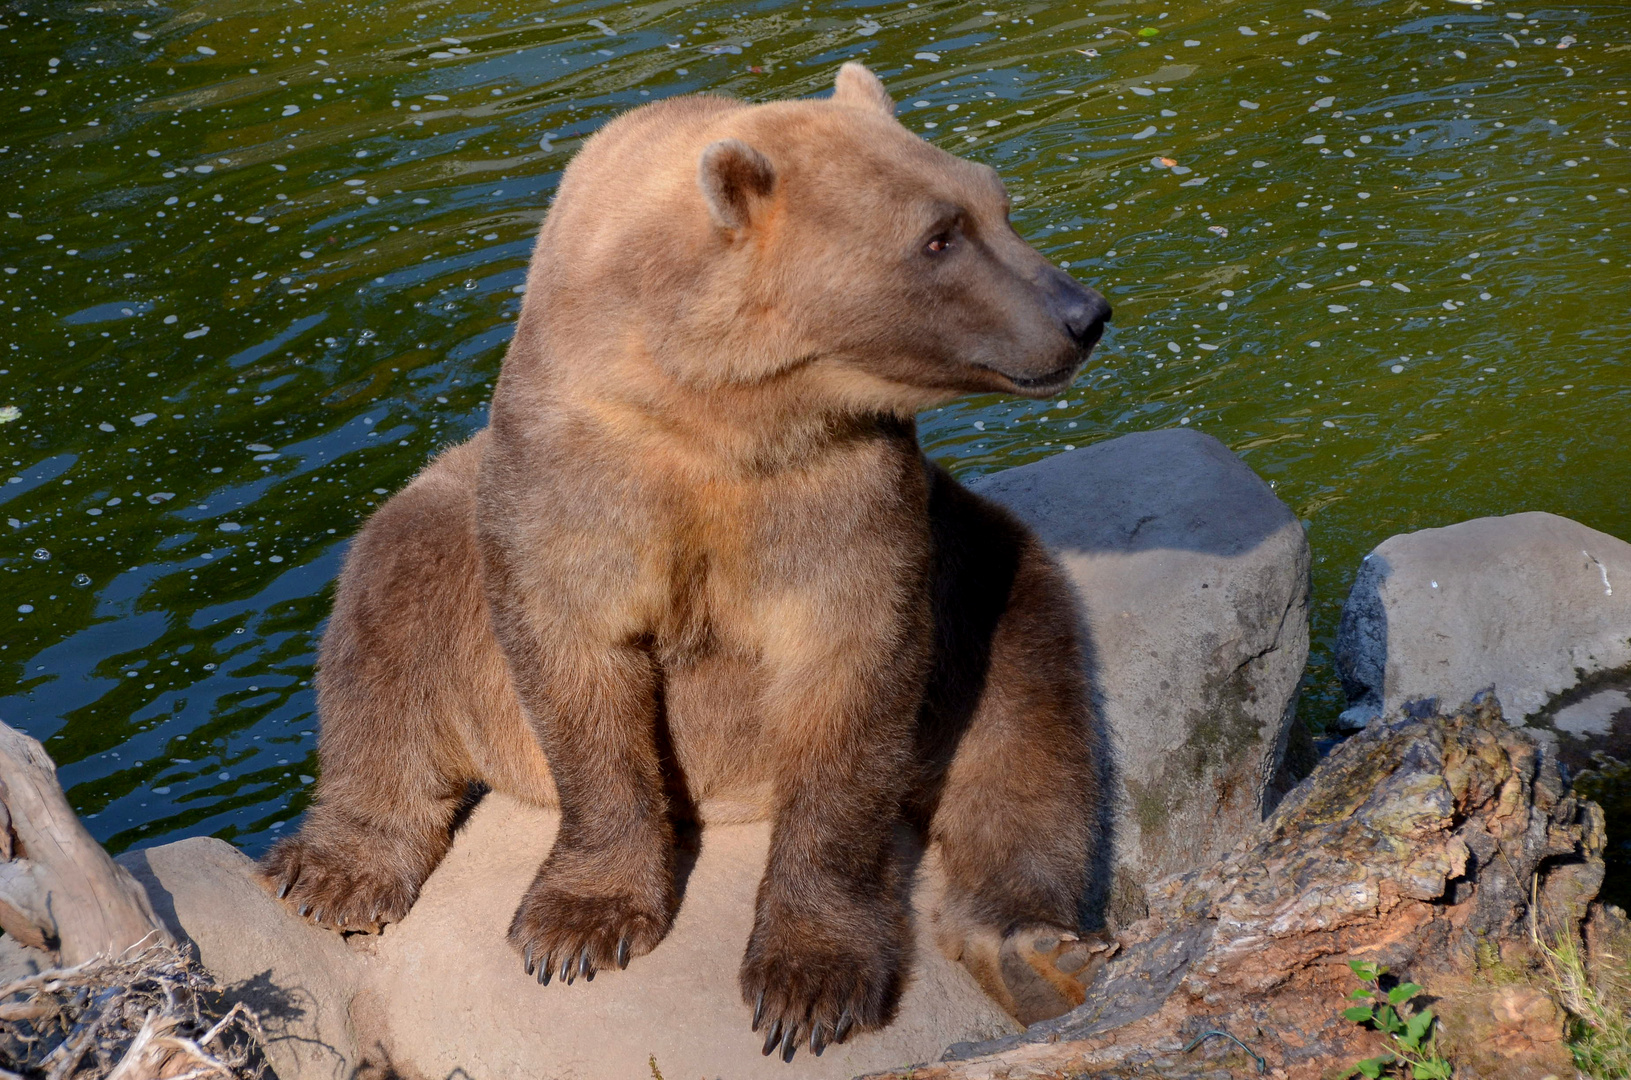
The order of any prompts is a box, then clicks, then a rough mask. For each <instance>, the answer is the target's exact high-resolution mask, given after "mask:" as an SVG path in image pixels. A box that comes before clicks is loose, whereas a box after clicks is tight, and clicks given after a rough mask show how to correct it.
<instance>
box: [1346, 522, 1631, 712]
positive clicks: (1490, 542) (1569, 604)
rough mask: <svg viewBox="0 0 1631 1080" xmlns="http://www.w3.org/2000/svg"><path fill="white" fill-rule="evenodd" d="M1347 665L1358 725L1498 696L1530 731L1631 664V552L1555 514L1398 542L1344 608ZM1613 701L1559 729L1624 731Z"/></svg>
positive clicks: (1407, 536) (1464, 526)
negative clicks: (1580, 691) (1596, 681)
mask: <svg viewBox="0 0 1631 1080" xmlns="http://www.w3.org/2000/svg"><path fill="white" fill-rule="evenodd" d="M1336 664H1337V673H1338V674H1339V675H1340V676H1341V678H1342V685H1343V689H1344V691H1345V692H1346V694H1347V697H1348V702H1349V706H1350V707H1349V709H1348V710H1347V711H1346V712H1345V713H1344V714H1343V717H1344V724H1345V726H1347V727H1360V726H1363V725H1364V724H1365V723H1367V722H1369V721H1370V720H1371V719H1373V718H1375V717H1377V716H1380V715H1383V714H1392V713H1394V712H1397V711H1398V710H1400V709H1401V708H1402V707H1403V706H1404V705H1405V703H1406V702H1410V701H1416V700H1420V699H1426V698H1437V699H1439V700H1440V701H1441V702H1444V703H1450V702H1458V701H1464V700H1466V699H1468V698H1471V697H1472V696H1473V695H1474V694H1476V693H1477V692H1478V691H1480V690H1482V689H1484V688H1486V687H1490V686H1493V687H1494V688H1495V696H1496V697H1497V698H1498V699H1499V700H1500V702H1501V706H1502V708H1503V709H1504V711H1505V714H1506V716H1507V719H1509V720H1511V721H1513V722H1515V723H1521V722H1523V721H1524V720H1526V719H1528V718H1531V717H1534V716H1536V715H1538V714H1540V713H1542V712H1543V711H1544V710H1545V709H1546V708H1547V707H1548V705H1549V704H1550V703H1551V702H1552V700H1553V699H1554V698H1555V697H1556V696H1557V695H1558V694H1560V693H1562V692H1563V691H1565V690H1568V689H1570V688H1572V687H1574V686H1576V685H1577V684H1578V683H1579V682H1580V681H1581V680H1582V679H1583V678H1585V677H1587V676H1590V675H1592V674H1594V673H1597V672H1606V671H1613V670H1617V669H1621V668H1625V667H1626V666H1627V665H1631V544H1627V543H1626V542H1625V541H1623V540H1620V539H1618V538H1617V537H1613V536H1610V535H1608V534H1607V533H1603V532H1598V531H1597V530H1596V529H1591V528H1587V527H1586V526H1585V525H1582V524H1580V523H1579V522H1577V521H1571V520H1569V519H1568V518H1564V517H1558V516H1557V515H1556V514H1545V513H1525V514H1512V515H1509V516H1506V517H1486V518H1475V519H1473V520H1471V521H1463V522H1460V523H1459V524H1456V525H1450V526H1447V527H1445V528H1442V529H1423V530H1421V531H1420V532H1413V533H1404V534H1402V535H1399V536H1393V537H1389V538H1388V539H1387V540H1384V541H1383V542H1382V543H1381V544H1379V545H1377V547H1376V550H1374V551H1372V552H1371V553H1370V554H1369V555H1367V556H1366V557H1365V562H1364V565H1363V566H1362V567H1361V568H1360V571H1359V574H1358V576H1357V577H1356V579H1355V581H1354V585H1353V589H1352V590H1351V591H1350V592H1349V594H1348V600H1347V602H1346V603H1345V604H1344V605H1343V609H1342V623H1341V627H1340V629H1339V630H1338V633H1337V647H1336ZM1608 704H1609V703H1608V702H1607V701H1604V702H1599V703H1597V705H1591V706H1589V707H1584V708H1582V706H1587V702H1579V703H1577V705H1576V709H1577V710H1578V711H1575V712H1572V713H1570V719H1569V720H1567V721H1565V722H1563V723H1559V724H1558V725H1557V726H1558V727H1559V728H1560V729H1562V730H1569V731H1574V733H1575V734H1587V733H1588V731H1587V730H1586V729H1588V728H1591V727H1592V726H1593V725H1598V726H1599V727H1602V725H1605V724H1606V723H1611V722H1612V716H1613V711H1614V710H1610V711H1608V712H1607V713H1606V714H1604V715H1601V716H1600V715H1599V714H1602V713H1603V708H1606V706H1607V705H1608ZM1599 706H1602V707H1603V708H1600V707H1599ZM1623 707H1624V706H1623V705H1621V706H1620V708H1623ZM1594 717H1595V718H1596V719H1594ZM1571 724H1572V725H1578V726H1579V727H1580V730H1578V731H1575V730H1574V728H1572V727H1569V726H1568V725H1571ZM1603 730H1606V727H1602V730H1598V731H1592V732H1589V733H1593V734H1601V733H1602V731H1603Z"/></svg>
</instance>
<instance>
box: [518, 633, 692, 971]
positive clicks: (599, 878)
mask: <svg viewBox="0 0 1631 1080" xmlns="http://www.w3.org/2000/svg"><path fill="white" fill-rule="evenodd" d="M512 619H514V616H513V615H510V614H508V613H507V614H506V615H504V616H500V627H501V629H500V635H501V637H503V636H505V635H512V637H511V640H512V641H519V640H524V639H522V638H521V637H520V634H521V631H520V630H519V629H518V628H517V627H516V626H515V625H514V623H513V622H511V620H512ZM516 647H517V648H521V647H522V646H520V645H519V644H518V645H517V646H516ZM563 654H564V655H563ZM538 655H548V656H549V657H550V659H549V660H548V661H545V662H543V663H540V664H538V665H537V671H538V676H537V678H538V682H536V683H533V684H531V685H526V684H524V686H523V689H522V696H523V700H524V701H526V702H527V703H528V705H529V706H530V708H529V712H531V714H532V715H533V716H535V717H538V718H539V719H538V720H536V721H535V725H536V727H537V730H538V734H539V738H540V741H541V742H542V743H543V744H544V748H545V753H546V754H547V755H548V757H549V761H550V767H551V769H552V770H553V771H554V774H555V783H556V787H557V789H558V790H559V792H560V799H561V826H560V831H559V832H558V833H557V834H556V837H555V845H554V847H553V848H551V850H550V853H549V857H548V858H547V859H546V860H545V861H544V864H543V866H541V867H540V868H539V870H538V876H537V877H536V878H535V879H534V880H533V883H532V885H531V886H530V887H529V888H528V889H527V892H526V895H525V896H523V897H522V899H521V906H520V907H519V908H518V909H517V910H516V913H515V918H514V919H513V920H512V921H511V923H510V934H509V937H510V944H511V945H513V946H514V947H515V948H516V950H517V951H518V952H520V953H521V955H522V965H523V967H524V968H525V969H526V972H527V974H529V975H531V974H532V973H533V971H534V969H535V966H536V970H537V972H538V981H539V982H541V983H548V982H549V981H550V979H551V977H552V974H558V975H559V977H560V978H562V979H564V980H565V981H566V982H567V983H569V984H570V983H572V982H574V981H575V980H576V979H577V977H578V976H579V975H582V976H584V977H585V978H591V979H592V978H593V977H594V974H595V972H596V971H597V970H599V969H601V968H605V967H612V966H614V965H615V966H617V967H624V966H626V965H627V964H628V962H629V960H630V958H631V957H636V956H644V955H645V954H646V953H648V952H650V951H651V950H652V949H654V948H656V947H657V944H658V942H660V941H662V939H663V938H664V937H665V936H666V935H667V933H668V929H669V926H670V925H671V924H672V923H673V918H674V909H675V907H676V903H677V901H676V897H675V892H674V867H673V862H674V835H673V828H672V826H671V824H670V822H669V820H668V808H667V805H666V800H665V798H664V785H663V779H662V775H661V772H660V769H659V766H658V755H657V748H656V732H655V715H656V702H655V689H656V685H655V684H656V673H655V671H654V670H653V667H652V663H651V658H650V657H649V656H648V655H647V654H646V653H645V652H644V651H643V650H641V649H638V648H623V649H614V650H609V651H607V652H604V653H601V654H598V655H593V656H591V655H586V650H583V649H581V648H580V649H577V650H571V649H566V648H563V649H561V650H559V651H556V652H553V653H545V652H544V650H539V654H538ZM563 662H564V663H566V664H570V665H571V674H570V676H569V675H567V674H566V673H565V672H563V671H561V670H560V669H558V668H557V667H556V665H557V664H561V663H563Z"/></svg>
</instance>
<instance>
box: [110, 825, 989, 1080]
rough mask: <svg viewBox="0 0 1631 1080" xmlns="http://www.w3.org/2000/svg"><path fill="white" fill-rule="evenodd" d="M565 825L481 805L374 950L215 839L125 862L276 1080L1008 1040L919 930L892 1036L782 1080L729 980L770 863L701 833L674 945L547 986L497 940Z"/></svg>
mask: <svg viewBox="0 0 1631 1080" xmlns="http://www.w3.org/2000/svg"><path fill="white" fill-rule="evenodd" d="M557 824H558V817H557V815H555V814H553V813H548V812H545V811H541V810H537V809H533V808H530V807H526V806H522V805H521V804H519V803H516V802H514V801H512V800H509V799H506V798H504V797H503V796H499V795H489V796H488V797H487V798H486V799H484V800H483V801H482V803H481V805H480V806H478V807H477V808H476V810H475V812H474V813H473V814H472V815H471V817H470V820H469V822H468V823H467V824H466V825H465V827H464V829H463V830H462V831H461V832H460V833H459V836H458V838H457V839H456V840H455V842H454V845H453V849H452V851H450V852H449V853H448V855H447V858H446V859H445V860H444V861H443V862H442V865H441V866H439V867H438V868H437V869H436V872H435V873H434V874H432V875H431V877H430V880H429V881H427V882H426V883H425V887H424V890H423V892H422V893H421V895H420V897H419V901H418V903H416V904H415V905H414V907H413V910H412V911H410V912H409V913H408V915H407V917H406V918H405V919H403V920H402V922H401V923H399V924H396V925H392V926H389V927H387V928H386V930H385V933H384V934H383V935H380V936H377V937H376V936H363V935H353V936H351V937H348V938H346V939H344V940H342V939H341V938H340V937H339V936H338V935H336V934H333V933H331V932H329V931H326V930H319V929H317V928H315V927H313V926H311V925H310V924H308V923H306V922H305V921H303V920H301V919H298V918H296V917H295V916H294V915H293V914H291V913H290V912H289V911H288V910H287V909H285V908H284V907H283V906H282V905H280V904H278V903H276V902H275V901H273V900H272V898H271V897H270V896H268V895H267V894H266V893H265V892H264V891H263V890H262V889H261V887H260V885H259V884H258V883H257V882H256V881H255V880H254V877H253V871H254V864H253V863H251V862H250V861H249V859H248V858H246V857H245V856H244V855H243V854H241V853H240V852H238V851H237V850H235V849H234V848H232V847H231V846H229V845H227V844H224V843H222V842H221V841H219V840H213V839H204V838H200V839H193V840H183V841H181V842H180V843H176V844H167V845H165V846H163V847H158V848H151V849H148V850H146V851H142V852H137V853H135V854H133V855H127V856H125V857H124V858H123V859H121V861H122V862H123V863H124V864H125V865H126V866H127V867H128V868H129V869H131V870H132V872H134V873H135V874H136V877H137V880H139V881H141V882H142V884H143V885H145V886H146V887H147V888H148V889H149V890H150V895H151V896H152V898H153V901H154V906H155V908H157V909H158V911H159V913H160V916H161V918H164V919H165V920H166V921H167V922H169V923H170V925H171V926H172V928H173V929H175V930H178V931H180V932H181V933H183V934H185V935H186V936H187V937H189V938H191V939H192V940H193V941H194V942H195V943H196V944H197V946H198V949H199V954H200V957H201V959H202V960H203V963H204V965H205V966H206V967H207V968H209V969H210V971H211V972H213V973H214V974H215V975H216V977H217V978H218V979H220V980H221V982H223V983H224V984H227V986H228V988H229V995H230V996H231V997H232V998H241V999H243V1000H245V1001H246V1002H248V1003H249V1004H250V1005H252V1006H255V1007H256V1008H257V1010H258V1011H260V1012H261V1014H262V1016H263V1017H266V1018H267V1020H268V1021H269V1023H268V1026H269V1027H270V1028H271V1029H272V1036H273V1038H272V1046H271V1055H270V1056H271V1057H272V1063H273V1067H274V1068H275V1069H276V1070H277V1073H278V1076H279V1077H281V1078H282V1080H331V1078H332V1080H343V1078H347V1077H352V1076H353V1075H356V1074H357V1071H358V1070H359V1069H360V1070H361V1072H360V1075H362V1076H365V1077H366V1076H387V1075H390V1076H398V1077H401V1078H404V1080H416V1078H441V1077H448V1076H462V1077H466V1078H468V1080H504V1078H508V1077H599V1076H607V1077H614V1076H615V1077H643V1076H650V1075H652V1070H651V1066H650V1061H651V1059H652V1058H655V1060H656V1064H657V1067H658V1069H660V1070H661V1071H662V1074H663V1075H664V1076H669V1077H695V1076H710V1077H711V1076H729V1077H743V1078H750V1077H766V1078H775V1080H788V1078H789V1077H792V1076H797V1077H800V1078H804V1077H810V1078H819V1077H827V1078H833V1080H838V1078H845V1077H851V1076H855V1075H857V1074H860V1073H866V1072H873V1071H876V1070H880V1069H885V1068H891V1067H896V1066H905V1065H910V1064H911V1063H912V1062H915V1061H926V1060H930V1059H933V1058H935V1057H938V1056H939V1055H940V1053H941V1052H942V1051H943V1050H944V1049H945V1048H946V1046H948V1045H949V1044H951V1043H954V1042H959V1041H966V1040H971V1039H973V1040H982V1039H990V1038H995V1037H999V1036H1002V1035H1008V1034H1012V1033H1014V1032H1016V1031H1018V1030H1019V1028H1018V1025H1016V1024H1015V1023H1014V1022H1013V1021H1012V1020H1010V1019H1009V1018H1008V1017H1007V1016H1006V1015H1005V1014H1004V1013H1003V1012H1002V1011H1001V1010H1000V1009H999V1008H998V1007H997V1005H996V1004H995V1003H994V1002H992V1001H991V1000H990V999H989V998H987V997H986V996H985V994H984V993H983V992H982V991H981V990H980V988H979V986H978V985H977V984H976V983H975V982H974V980H973V978H972V977H971V976H970V975H969V974H968V973H967V972H966V971H965V970H964V969H963V968H962V966H961V965H959V964H956V963H953V962H952V961H950V960H947V959H946V958H945V957H944V956H943V955H942V954H941V953H940V951H939V950H938V949H937V948H936V947H935V945H934V943H933V941H932V938H931V936H930V933H929V929H928V920H927V919H925V918H919V919H918V920H917V922H918V926H919V935H918V940H917V944H916V949H915V957H914V961H913V966H912V969H911V973H910V977H909V979H908V982H907V986H906V990H905V992H904V994H903V995H902V999H901V1003H900V1009H899V1012H898V1013H897V1016H896V1019H895V1022H894V1023H893V1024H891V1025H890V1026H889V1027H888V1028H887V1029H886V1030H884V1031H882V1032H878V1033H875V1034H867V1035H858V1036H854V1037H852V1038H851V1039H850V1040H849V1041H848V1042H847V1043H845V1044H844V1045H842V1046H833V1047H829V1048H828V1049H827V1051H826V1053H825V1054H823V1055H822V1056H821V1057H820V1058H816V1057H813V1056H811V1055H810V1054H809V1053H808V1052H801V1053H800V1054H799V1056H798V1057H797V1058H796V1059H795V1063H794V1065H793V1066H791V1067H789V1066H787V1065H784V1064H782V1062H781V1060H780V1059H779V1058H774V1057H773V1058H766V1057H764V1056H762V1055H761V1054H760V1052H759V1051H760V1046H761V1044H762V1042H763V1036H762V1035H757V1036H756V1035H754V1034H753V1033H752V1032H751V1031H750V1030H749V1028H748V1025H749V1020H750V1015H749V1010H748V1008H747V1006H746V1005H744V1004H743V1003H742V998H741V991H740V989H739V988H738V986H737V969H738V967H739V966H740V964H741V960H742V949H743V948H744V947H745V946H746V944H747V938H748V932H749V930H750V929H751V928H752V925H753V902H754V893H755V890H756V889H757V887H758V883H759V877H760V875H761V874H762V873H763V872H764V865H765V859H766V856H767V854H768V851H769V845H770V827H769V825H768V824H764V823H760V824H752V825H717V826H710V827H708V828H707V829H706V830H705V831H704V833H703V842H702V850H701V852H700V854H699V855H698V857H697V861H696V863H695V865H694V867H693V868H692V869H691V871H690V875H689V877H688V878H687V879H686V887H685V899H684V902H683V904H682V905H681V907H680V912H679V916H678V918H677V919H676V920H675V923H674V928H673V930H672V931H671V932H670V933H669V935H668V937H667V938H666V939H665V940H664V941H663V943H662V944H661V945H660V946H658V948H657V949H656V950H655V951H653V952H652V953H651V954H650V955H648V956H644V957H641V958H639V959H638V960H636V961H634V962H633V963H632V964H630V966H629V970H628V971H626V972H624V971H605V972H601V973H598V974H597V976H596V978H595V979H594V981H593V982H587V983H586V982H584V981H583V980H579V981H578V982H577V983H576V984H575V985H573V986H570V987H568V986H563V985H559V984H555V985H551V986H548V987H544V986H539V985H538V984H537V982H536V981H535V980H534V979H532V978H529V977H528V976H527V975H526V974H525V973H524V972H523V971H522V970H521V957H520V956H519V955H518V954H517V953H516V952H515V951H514V950H513V949H512V948H510V945H509V943H508V942H507V941H506V940H505V931H506V930H508V928H509V924H510V916H511V915H512V914H513V913H514V911H515V906H516V904H517V903H518V902H519V901H520V899H521V894H522V892H523V891H524V890H525V889H526V887H527V885H528V884H529V883H530V882H531V880H532V877H533V874H534V873H535V872H536V871H537V869H538V864H539V863H540V862H541V861H542V860H543V857H544V855H545V854H546V853H547V852H548V850H549V846H550V844H551V842H552V840H553V838H554V834H555V829H556V826H557ZM933 884H934V883H933V882H932V881H928V880H926V881H925V883H924V889H928V888H932V887H933ZM919 895H920V896H921V895H927V894H926V893H925V892H924V891H923V890H920V894H919Z"/></svg>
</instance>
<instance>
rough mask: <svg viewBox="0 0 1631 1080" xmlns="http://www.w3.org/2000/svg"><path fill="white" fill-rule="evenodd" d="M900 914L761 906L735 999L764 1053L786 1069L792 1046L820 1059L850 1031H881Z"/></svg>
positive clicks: (893, 998)
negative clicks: (749, 1012) (777, 1056)
mask: <svg viewBox="0 0 1631 1080" xmlns="http://www.w3.org/2000/svg"><path fill="white" fill-rule="evenodd" d="M907 941H908V937H907V925H906V915H905V912H904V911H903V910H902V909H901V908H900V906H899V905H898V904H896V903H893V902H891V901H887V900H880V901H878V902H876V903H873V904H867V905H864V906H862V905H851V904H844V905H841V906H839V905H835V906H834V907H833V908H832V909H831V910H817V911H809V912H805V913H802V914H797V915H795V914H791V913H788V912H785V911H777V910H774V909H772V908H771V907H770V906H769V905H761V908H760V911H759V915H758V918H757V920H756V921H755V925H754V928H753V936H752V937H751V938H750V939H749V940H748V949H747V955H746V956H744V957H743V958H742V974H741V984H742V999H743V1000H744V1001H746V1002H747V1003H748V1005H750V1006H751V1007H752V1009H753V1030H754V1031H758V1030H760V1029H761V1028H765V1029H766V1033H765V1044H764V1053H765V1054H766V1055H767V1056H768V1055H769V1054H771V1053H773V1052H775V1051H776V1050H777V1048H778V1046H779V1047H780V1051H781V1058H782V1060H783V1061H792V1060H793V1055H794V1054H795V1053H796V1052H797V1050H798V1044H799V1040H800V1039H801V1038H807V1039H808V1042H809V1046H810V1051H811V1052H812V1053H814V1054H815V1055H817V1056H818V1057H819V1056H820V1054H821V1052H822V1051H823V1050H825V1049H826V1048H827V1046H828V1044H829V1043H841V1042H843V1041H844V1040H845V1039H847V1038H848V1037H849V1035H850V1033H851V1031H854V1030H859V1031H870V1030H875V1029H877V1028H881V1027H883V1026H885V1025H886V1024H888V1023H889V1021H890V1019H891V1018H892V1016H893V1014H894V1009H895V1005H896V1003H897V1002H898V1000H899V998H900V982H901V967H902V965H903V964H904V962H905V959H906V955H907Z"/></svg>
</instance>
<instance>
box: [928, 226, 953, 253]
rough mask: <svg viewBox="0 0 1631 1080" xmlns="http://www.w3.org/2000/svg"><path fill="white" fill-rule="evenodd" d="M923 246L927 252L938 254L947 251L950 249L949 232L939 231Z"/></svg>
mask: <svg viewBox="0 0 1631 1080" xmlns="http://www.w3.org/2000/svg"><path fill="white" fill-rule="evenodd" d="M925 246H926V247H927V249H928V250H929V252H930V253H931V254H934V255H938V254H940V253H941V252H943V251H949V250H950V249H951V233H949V232H945V233H941V234H940V235H939V236H936V237H935V238H934V239H933V240H930V241H929V242H928V244H927V245H925Z"/></svg>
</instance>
